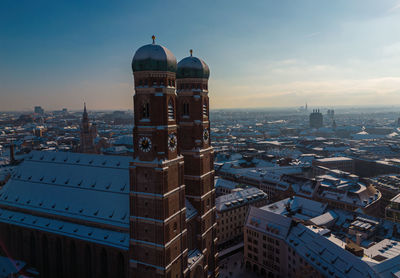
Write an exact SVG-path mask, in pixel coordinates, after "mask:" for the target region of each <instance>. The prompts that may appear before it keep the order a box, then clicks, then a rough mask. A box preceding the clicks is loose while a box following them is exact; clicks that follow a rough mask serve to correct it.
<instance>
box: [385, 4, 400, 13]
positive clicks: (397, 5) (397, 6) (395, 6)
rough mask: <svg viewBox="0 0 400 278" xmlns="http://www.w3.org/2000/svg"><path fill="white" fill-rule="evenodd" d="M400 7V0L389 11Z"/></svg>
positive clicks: (391, 11)
mask: <svg viewBox="0 0 400 278" xmlns="http://www.w3.org/2000/svg"><path fill="white" fill-rule="evenodd" d="M399 8H400V2H398V3H397V4H396V5H394V6H393V7H391V8H390V9H389V10H388V11H387V12H388V13H393V12H394V11H396V10H398V9H399Z"/></svg>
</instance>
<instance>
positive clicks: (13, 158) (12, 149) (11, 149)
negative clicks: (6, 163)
mask: <svg viewBox="0 0 400 278" xmlns="http://www.w3.org/2000/svg"><path fill="white" fill-rule="evenodd" d="M10 162H11V164H14V162H15V155H14V144H13V143H11V145H10Z"/></svg>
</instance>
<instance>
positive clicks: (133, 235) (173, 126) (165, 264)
mask: <svg viewBox="0 0 400 278" xmlns="http://www.w3.org/2000/svg"><path fill="white" fill-rule="evenodd" d="M154 39H155V38H154V36H153V43H152V44H148V45H145V46H142V47H141V48H139V49H138V50H137V51H136V53H135V55H134V58H133V61H132V70H133V75H134V82H135V84H134V86H135V95H134V117H135V126H134V130H133V137H134V161H133V163H132V166H131V168H130V178H131V182H130V183H131V187H130V248H129V249H130V254H129V257H130V264H129V265H130V277H135V278H136V277H137V278H141V277H145V278H151V277H168V278H169V277H171V278H175V277H179V278H180V277H184V275H185V273H186V272H187V264H188V258H187V251H188V250H187V234H186V232H187V230H186V206H185V186H184V162H183V157H182V156H181V155H179V154H178V140H177V136H178V126H177V120H176V116H177V115H176V101H177V100H176V90H175V79H176V68H177V64H176V58H175V56H174V55H173V54H172V52H171V51H169V50H168V49H167V48H165V47H164V46H161V45H157V44H155V42H154Z"/></svg>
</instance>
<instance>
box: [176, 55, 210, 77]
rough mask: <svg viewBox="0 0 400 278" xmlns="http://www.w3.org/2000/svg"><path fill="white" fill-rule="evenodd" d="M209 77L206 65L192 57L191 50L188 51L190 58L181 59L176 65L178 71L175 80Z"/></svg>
mask: <svg viewBox="0 0 400 278" xmlns="http://www.w3.org/2000/svg"><path fill="white" fill-rule="evenodd" d="M208 77H210V69H209V68H208V66H207V64H206V63H205V62H204V61H203V60H201V59H199V58H197V57H193V56H192V50H190V56H189V57H186V58H183V59H182V60H181V61H180V62H179V63H178V71H177V73H176V78H207V79H208Z"/></svg>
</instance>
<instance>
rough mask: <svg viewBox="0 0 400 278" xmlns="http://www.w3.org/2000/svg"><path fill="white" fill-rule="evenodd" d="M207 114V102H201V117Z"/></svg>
mask: <svg viewBox="0 0 400 278" xmlns="http://www.w3.org/2000/svg"><path fill="white" fill-rule="evenodd" d="M207 116H208V110H207V103H203V117H207Z"/></svg>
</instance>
